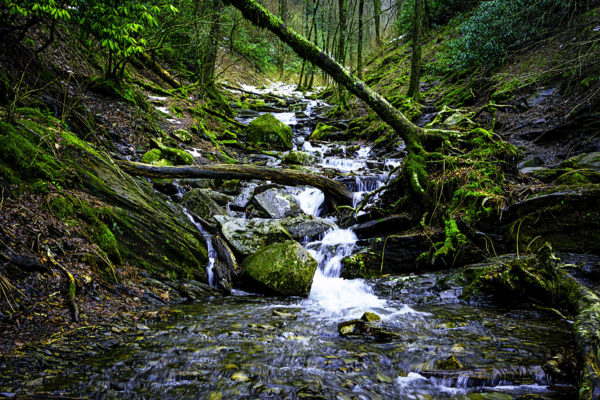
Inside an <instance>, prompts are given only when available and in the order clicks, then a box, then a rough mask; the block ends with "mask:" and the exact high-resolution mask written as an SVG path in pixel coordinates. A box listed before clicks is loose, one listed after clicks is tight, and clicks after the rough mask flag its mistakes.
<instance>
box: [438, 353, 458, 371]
mask: <svg viewBox="0 0 600 400" xmlns="http://www.w3.org/2000/svg"><path fill="white" fill-rule="evenodd" d="M437 367H438V368H439V369H441V370H445V371H447V370H453V369H461V368H462V367H463V366H462V364H461V363H460V362H459V361H458V360H457V359H456V357H455V356H454V355H451V356H449V357H448V358H447V359H445V360H438V362H437Z"/></svg>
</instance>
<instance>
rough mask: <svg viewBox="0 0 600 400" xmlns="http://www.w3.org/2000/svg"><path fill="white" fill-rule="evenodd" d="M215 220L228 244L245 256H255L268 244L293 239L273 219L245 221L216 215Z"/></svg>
mask: <svg viewBox="0 0 600 400" xmlns="http://www.w3.org/2000/svg"><path fill="white" fill-rule="evenodd" d="M214 218H215V220H216V221H217V223H218V224H219V226H220V228H221V232H222V233H223V236H224V237H225V239H227V242H228V243H229V244H230V245H231V247H233V249H234V250H235V251H236V252H238V253H240V254H243V255H249V254H253V253H255V252H256V251H257V250H259V249H260V248H262V247H265V246H267V245H268V244H271V243H277V242H283V241H286V240H290V239H291V238H292V237H291V236H290V234H289V232H288V231H287V230H285V228H284V227H283V226H281V224H280V223H279V222H277V221H275V220H272V219H264V218H252V219H245V218H234V217H228V216H225V215H216V216H215V217H214Z"/></svg>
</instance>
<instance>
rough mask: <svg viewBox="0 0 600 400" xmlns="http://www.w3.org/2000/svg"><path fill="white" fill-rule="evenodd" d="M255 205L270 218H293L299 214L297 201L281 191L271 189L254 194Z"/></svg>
mask: <svg viewBox="0 0 600 400" xmlns="http://www.w3.org/2000/svg"><path fill="white" fill-rule="evenodd" d="M254 202H255V203H256V205H257V206H258V207H259V208H260V209H262V210H263V211H265V212H266V213H267V214H269V215H270V216H271V218H286V217H294V216H296V215H298V214H299V213H300V206H299V205H298V201H297V200H296V199H295V198H294V197H293V196H292V195H291V194H289V193H286V192H285V191H284V190H283V189H279V188H271V189H267V190H265V191H263V192H260V193H256V194H254Z"/></svg>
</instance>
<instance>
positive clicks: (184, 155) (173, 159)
mask: <svg viewBox="0 0 600 400" xmlns="http://www.w3.org/2000/svg"><path fill="white" fill-rule="evenodd" d="M152 145H153V147H154V148H153V149H152V150H150V151H148V152H147V153H146V154H144V156H143V157H142V161H143V162H147V161H144V160H145V159H146V160H154V164H157V163H158V164H157V165H159V164H160V160H161V159H165V160H167V161H168V162H169V163H171V164H172V165H192V164H193V163H194V156H192V155H191V154H190V153H188V152H187V151H185V150H181V149H177V148H174V147H168V146H165V145H164V144H162V143H161V142H160V141H158V140H156V139H152ZM157 157H158V160H157V159H156V158H157Z"/></svg>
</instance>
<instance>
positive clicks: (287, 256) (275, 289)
mask: <svg viewBox="0 0 600 400" xmlns="http://www.w3.org/2000/svg"><path fill="white" fill-rule="evenodd" d="M317 265H318V262H317V260H315V259H314V258H313V257H312V256H311V255H310V253H309V252H308V251H306V250H305V249H304V248H303V247H302V246H301V245H300V244H299V243H298V242H295V241H293V240H289V241H286V242H283V243H275V244H271V245H269V246H267V247H264V248H262V249H260V250H259V251H257V252H256V253H254V254H252V255H250V256H248V257H247V258H246V259H245V260H244V263H243V272H242V276H243V277H244V278H245V280H247V281H248V283H250V284H251V285H252V286H253V287H255V288H257V289H259V290H261V291H264V292H267V293H276V294H279V295H284V296H307V295H308V293H309V291H310V287H311V285H312V280H313V275H314V273H315V271H316V269H317Z"/></svg>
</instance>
